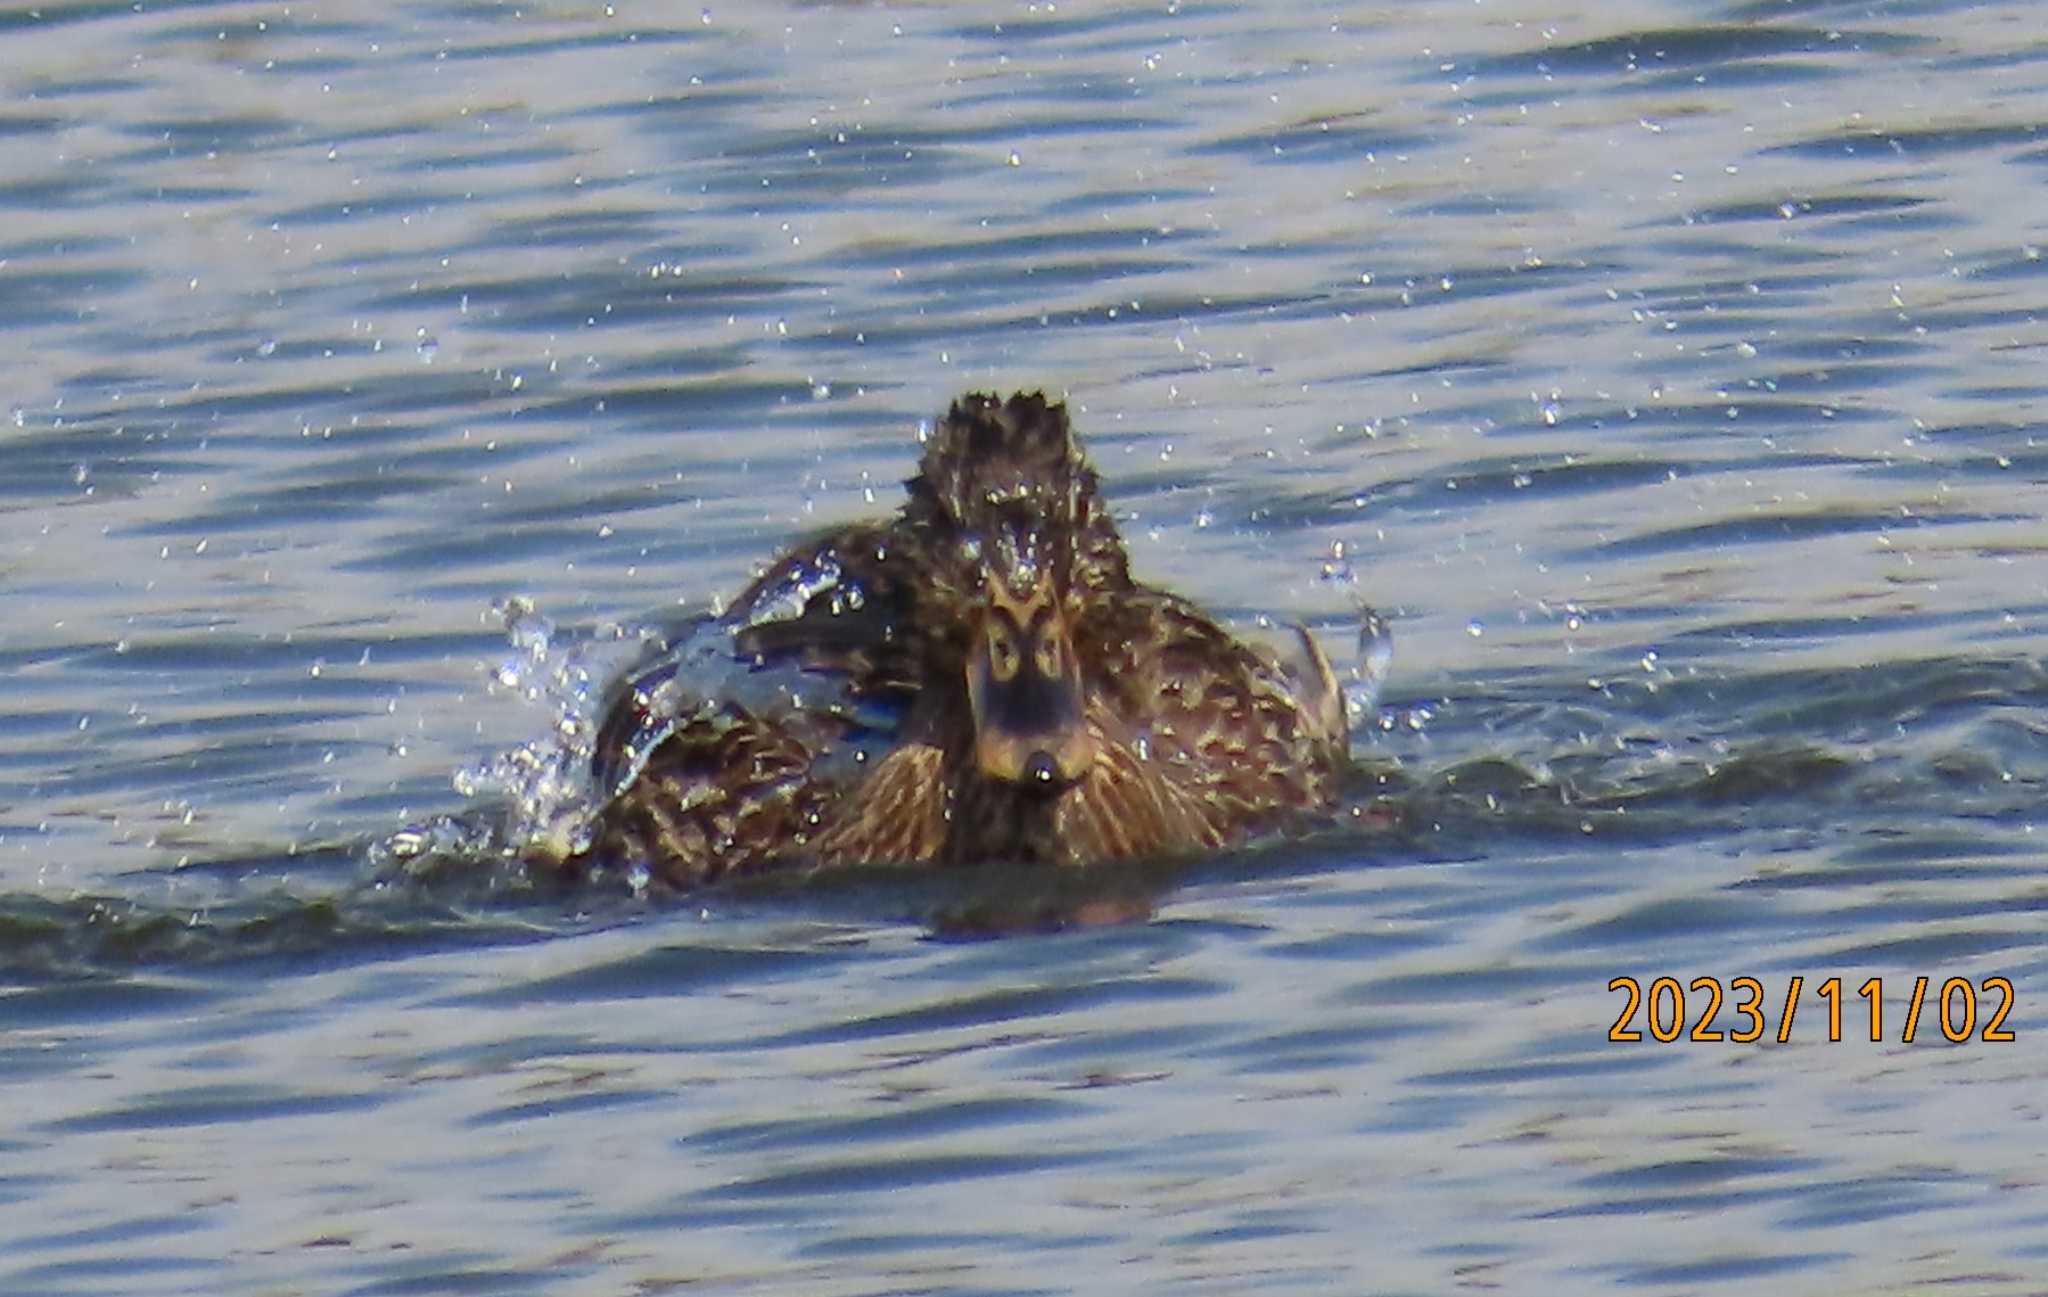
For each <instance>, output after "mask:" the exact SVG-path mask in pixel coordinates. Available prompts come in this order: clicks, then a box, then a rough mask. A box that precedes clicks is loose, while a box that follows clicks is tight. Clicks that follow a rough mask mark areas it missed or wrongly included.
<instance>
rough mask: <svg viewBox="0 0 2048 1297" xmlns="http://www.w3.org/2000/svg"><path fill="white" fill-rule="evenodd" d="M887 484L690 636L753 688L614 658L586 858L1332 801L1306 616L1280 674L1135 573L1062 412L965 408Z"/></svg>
mask: <svg viewBox="0 0 2048 1297" xmlns="http://www.w3.org/2000/svg"><path fill="white" fill-rule="evenodd" d="M906 485H907V488H908V499H907V500H906V501H905V502H904V504H903V506H902V508H901V510H900V511H899V512H898V513H897V514H896V516H894V517H893V518H890V519H887V520H886V521H881V522H874V523H861V524H856V525H853V526H849V527H845V528H842V529H840V530H838V531H835V532H832V533H830V534H827V535H825V536H822V537H819V538H817V539H814V540H812V541H810V542H808V543H806V544H802V545H798V546H796V547H794V548H793V549H791V550H789V551H787V552H785V553H784V554H783V555H781V556H780V557H779V558H778V559H777V560H776V561H775V562H774V564H772V565H771V567H770V568H769V570H768V571H767V572H766V573H765V574H763V575H762V576H761V577H760V578H759V579H757V580H756V581H755V582H754V583H753V584H752V585H751V586H749V587H748V588H747V590H746V591H745V592H744V593H742V594H741V595H740V596H739V598H738V599H736V600H734V601H733V603H732V605H731V607H730V608H729V609H728V610H727V612H726V613H725V614H724V615H723V616H722V617H721V618H719V619H718V620H717V621H716V622H715V623H713V624H712V625H711V626H710V627H709V629H708V633H709V634H710V635H711V636H712V637H713V639H714V641H716V642H717V643H719V644H720V645H721V652H723V653H725V654H728V655H731V656H728V663H729V662H730V661H731V660H732V657H733V656H736V658H737V659H738V660H739V661H740V662H742V663H744V664H745V665H746V667H747V670H746V671H745V672H743V673H742V674H745V675H750V676H751V675H755V674H758V673H762V672H766V673H770V676H771V678H773V679H774V680H776V681H779V682H782V684H781V685H779V686H778V687H777V688H772V689H768V690H765V691H764V690H761V689H758V688H757V689H753V690H751V691H749V690H748V689H746V688H735V689H731V690H727V691H725V692H726V693H727V694H728V696H723V697H720V696H709V697H707V696H703V695H702V694H700V693H699V692H698V690H699V689H701V688H702V687H703V684H702V682H699V681H695V680H693V679H692V671H693V664H694V663H700V662H701V661H702V660H703V654H702V652H701V650H695V651H684V650H676V651H671V652H669V653H667V654H666V655H664V656H662V657H661V658H659V659H657V660H656V661H654V662H653V663H652V664H650V665H647V666H645V667H644V668H643V669H641V670H639V671H638V672H635V673H630V674H629V675H628V677H627V678H626V679H625V680H624V681H623V682H622V684H621V685H620V686H619V687H618V689H617V690H616V692H615V693H614V695H613V697H612V699H611V701H610V703H609V706H608V710H607V714H606V719H605V721H604V723H603V725H602V726H601V728H600V730H599V733H598V736H597V741H596V753H595V758H594V760H595V774H596V778H597V780H598V783H599V788H600V791H601V793H602V794H603V795H605V796H606V797H607V799H608V800H607V801H606V803H605V805H604V806H603V809H602V810H601V811H600V813H599V815H598V819H597V823H596V826H595V827H596V832H595V834H594V840H593V843H592V845H591V847H590V849H589V853H588V854H590V855H593V856H595V857H596V858H598V859H600V860H625V861H633V862H639V863H642V864H644V865H645V866H647V867H648V869H649V870H650V871H651V872H652V874H653V875H654V876H656V877H659V878H661V879H664V880H665V881H667V882H668V883H670V884H672V885H675V886H688V885H692V884H696V883H699V882H704V881H707V880H710V879H713V878H717V877H719V876H721V875H725V874H728V873H733V872H736V871H746V870H752V869H757V868H761V867H764V866H769V865H777V864H785V863H799V864H808V865H843V864H851V863H857V862H893V863H902V864H923V863H929V864H935V865H938V864H956V863H972V862H981V861H992V860H1007V861H1019V862H1047V863H1053V864H1061V865H1081V864H1087V863H1090V862H1095V861H1105V860H1115V859H1123V858H1130V857H1137V856H1159V855H1172V854H1184V853H1190V852H1196V851H1201V850H1206V849H1213V848H1217V847H1222V846H1225V845H1227V844H1230V843H1233V842H1236V841H1240V840H1242V839H1243V838H1245V837H1246V836H1247V835H1250V834H1253V833H1256V832H1259V831H1260V830H1264V829H1270V828H1273V827H1275V826H1276V825H1279V824H1281V823H1283V822H1285V821H1287V820H1288V819H1290V818H1291V817H1296V816H1300V815H1302V814H1304V813H1312V812H1316V811H1319V810H1324V809H1327V808H1329V807H1330V806H1331V805H1332V804H1333V802H1334V800H1335V797H1336V785H1337V781H1338V777H1339V774H1340V771H1341V769H1342V768H1343V766H1344V765H1345V763H1346V761H1347V748H1348V738H1347V732H1346V727H1345V719H1344V707H1343V701H1342V698H1341V695H1340V693H1339V691H1338V688H1337V685H1336V682H1335V680H1334V678H1333V676H1332V673H1331V670H1330V667H1329V664H1328V662H1327V660H1326V659H1325V658H1324V657H1323V655H1322V653H1321V652H1320V651H1319V650H1318V649H1317V647H1316V645H1315V643H1314V641H1313V640H1312V639H1311V638H1310V637H1309V635H1308V633H1307V631H1306V630H1301V631H1299V632H1298V638H1299V646H1298V655H1297V656H1298V657H1299V661H1297V662H1293V663H1291V664H1290V663H1283V661H1282V660H1281V659H1280V657H1278V656H1277V655H1275V654H1272V653H1269V652H1265V651H1262V650H1260V649H1256V648H1254V647H1252V646H1250V645H1248V644H1246V643H1244V642H1242V641H1240V640H1239V639H1237V638H1236V637H1234V636H1233V635H1231V634H1230V633H1229V632H1228V631H1226V630H1224V629H1223V628H1222V627H1221V626H1220V625H1218V624H1217V622H1216V621H1215V620H1214V619H1213V618H1211V617H1210V616H1209V615H1208V614H1206V613H1204V612H1203V611H1202V610H1201V609H1200V608H1198V607H1196V606H1195V605H1194V604H1192V603H1190V602H1188V601H1187V600H1185V599H1182V598H1180V597H1178V596H1176V595H1173V594H1169V593H1167V592H1166V591H1164V590H1160V589H1157V588H1155V587H1152V586H1148V585H1143V584H1140V583H1138V582H1135V581H1133V580H1132V579H1131V575H1130V565H1129V559H1128V556H1127V554H1126V553H1125V549H1124V543H1123V539H1122V537H1121V536H1120V535H1119V534H1118V532H1117V528H1116V524H1115V521H1114V520H1113V519H1112V517H1111V516H1110V511H1109V509H1108V507H1107V506H1106V505H1105V504H1104V502H1103V501H1102V499H1101V496H1100V493H1099V491H1098V486H1097V480H1096V475H1095V471H1094V469H1093V468H1091V467H1090V466H1089V463H1088V461H1087V459H1086V457H1085V456H1084V455H1083V454H1082V452H1081V449H1080V447H1079V445H1078V444H1077V443H1076V441H1075V439H1074V434H1073V431H1072V429H1071V428H1070V427H1069V425H1068V420H1067V411H1066V407H1065V406H1064V405H1061V404H1057V403H1052V402H1048V401H1047V400H1046V399H1045V398H1044V397H1043V396H1042V395H1038V394H1030V395H1026V394H1018V395H1015V396H1012V397H1010V398H1009V399H1007V400H999V399H997V398H996V397H994V396H991V395H985V394H973V395H969V396H965V397H962V398H961V399H960V400H958V401H956V402H954V403H953V406H952V408H951V409H950V410H948V411H947V413H946V415H945V417H944V418H943V419H942V420H940V421H939V423H938V426H937V427H936V429H934V430H933V432H932V434H931V435H930V437H929V439H928V442H927V444H926V446H925V448H924V452H923V457H922V459H921V461H920V463H919V465H918V472H917V475H916V476H915V477H913V478H911V479H910V480H909V481H908V483H907V484H906ZM701 633H702V632H700V638H701ZM694 642H697V641H693V643H694ZM776 673H779V674H776ZM792 680H795V681H800V682H801V683H802V686H803V687H802V688H797V687H793V686H789V682H790V681H792ZM742 683H744V682H742ZM763 693H765V694H766V695H767V696H766V697H765V698H761V697H755V696H750V695H759V694H763ZM806 694H808V696H805V695H806Z"/></svg>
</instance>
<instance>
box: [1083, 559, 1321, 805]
mask: <svg viewBox="0 0 2048 1297" xmlns="http://www.w3.org/2000/svg"><path fill="white" fill-rule="evenodd" d="M1091 638H1092V639H1093V641H1094V658H1093V669H1092V671H1091V673H1090V676H1091V681H1092V682H1094V685H1095V687H1096V688H1099V689H1100V690H1102V692H1103V693H1104V695H1105V697H1107V698H1108V699H1109V700H1110V705H1111V710H1112V711H1113V712H1114V713H1115V715H1116V717H1117V718H1118V720H1119V721H1120V722H1121V723H1122V724H1123V725H1124V726H1125V727H1126V728H1127V729H1128V730H1129V732H1130V734H1131V740H1130V745H1131V747H1132V749H1133V751H1134V752H1136V753H1138V754H1139V757H1140V760H1141V762H1149V763H1152V764H1154V765H1156V766H1157V767H1158V768H1159V770H1160V772H1161V777H1162V778H1165V779H1167V780H1169V781H1170V782H1172V783H1173V784H1175V785H1177V786H1179V787H1180V788H1181V789H1182V790H1184V791H1185V792H1187V793H1189V794H1191V795H1192V796H1193V797H1194V798H1195V799H1196V802H1197V803H1198V804H1199V805H1200V806H1201V807H1202V809H1203V811H1204V813H1205V814H1207V815H1208V816H1210V817H1211V819H1212V820H1214V821H1218V822H1228V823H1239V822H1248V821H1251V820H1255V819H1257V818H1259V817H1261V816H1264V815H1267V814H1268V813H1270V812H1277V811H1282V810H1290V809H1308V808H1313V807H1317V806H1321V805H1324V804H1326V803H1327V801H1328V799H1329V798H1330V796H1331V795H1332V788H1333V786H1334V778H1335V775H1336V773H1337V771H1338V769H1339V768H1340V766H1341V765H1342V762H1343V760H1344V754H1345V751H1346V741H1345V732H1344V726H1343V720H1342V716H1343V712H1342V706H1341V695H1340V694H1339V693H1338V691H1337V688H1336V683H1335V680H1334V678H1333V677H1332V676H1331V674H1330V672H1329V666H1328V663H1327V662H1326V661H1324V660H1323V659H1322V655H1321V653H1320V652H1319V651H1317V650H1315V648H1314V646H1313V641H1306V642H1305V651H1306V652H1308V653H1309V654H1310V660H1309V663H1308V665H1307V666H1306V667H1305V668H1304V675H1303V677H1301V678H1297V676H1296V675H1294V674H1291V673H1290V672H1289V671H1288V670H1286V669H1284V668H1283V667H1281V666H1280V664H1279V663H1278V662H1276V661H1275V660H1274V659H1273V658H1272V657H1270V656H1268V655H1266V654H1264V653H1261V652H1258V651H1257V650H1255V649H1253V648H1252V647H1251V646H1249V645H1247V644H1245V643H1244V642H1243V641H1241V640H1239V639H1237V638H1236V637H1235V636H1233V635H1231V634H1230V632H1228V631H1227V630H1225V629H1223V627H1221V626H1220V625H1218V624H1217V623H1216V621H1215V620H1214V619H1213V618H1211V617H1210V616H1209V615H1208V614H1207V613H1205V612H1203V611H1202V610H1201V609H1200V608H1198V607H1196V606H1195V605H1194V604H1192V603H1189V602H1188V601H1187V600H1185V599H1181V598H1179V597H1178V596H1176V595H1171V594H1168V593H1166V592H1165V591H1162V590H1156V589H1152V588H1150V587H1146V586H1134V587H1133V588H1132V589H1131V590H1130V591H1129V592H1128V593H1127V594H1126V595H1124V596H1121V597H1120V598H1119V599H1118V600H1117V602H1116V607H1115V609H1114V611H1113V613H1111V614H1110V615H1108V616H1106V617H1105V618H1104V619H1102V621H1101V623H1100V624H1099V628H1097V629H1096V630H1095V631H1094V632H1093V634H1092V635H1091Z"/></svg>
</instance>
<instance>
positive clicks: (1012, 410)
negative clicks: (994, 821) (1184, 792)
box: [905, 394, 1130, 793]
mask: <svg viewBox="0 0 2048 1297" xmlns="http://www.w3.org/2000/svg"><path fill="white" fill-rule="evenodd" d="M909 487H910V502H909V504H908V505H907V506H906V507H905V517H906V519H907V520H908V521H909V522H910V523H911V524H912V526H913V528H914V529H915V530H916V531H917V532H918V533H919V534H920V536H921V538H922V539H923V540H924V541H925V542H926V544H927V546H928V549H929V551H930V553H931V554H932V557H933V569H934V570H933V573H932V580H931V582H930V584H931V587H932V588H931V590H930V594H931V596H932V597H933V601H934V605H935V612H936V614H937V617H936V620H937V621H938V622H939V623H940V625H941V627H942V638H941V639H940V640H939V643H940V644H941V645H942V648H941V650H940V653H939V655H938V659H939V669H940V670H944V671H952V670H956V669H957V670H958V671H960V672H961V673H962V675H963V676H964V683H965V685H966V692H967V701H968V710H969V712H970V714H971V718H972V725H973V759H974V764H975V767H976V769H977V770H978V771H979V772H980V774H981V775H982V777H983V778H986V779H990V780H995V781H999V782H1002V783H1008V784H1014V785H1017V786H1019V787H1022V788H1026V789H1035V790H1040V791H1044V792H1048V793H1051V792H1057V791H1059V790H1061V789H1064V788H1067V787H1069V786H1071V785H1073V784H1074V783H1077V782H1078V781H1079V780H1080V779H1081V777H1082V776H1083V775H1084V774H1085V773H1086V772H1087V770H1088V768H1089V767H1090V766H1091V765H1092V764H1093V763H1094V761H1095V757H1096V739H1095V737H1094V735H1093V734H1092V733H1091V732H1090V730H1089V728H1088V724H1087V696H1088V689H1089V680H1088V678H1087V666H1086V664H1085V663H1084V661H1083V658H1082V654H1081V652H1080V651H1078V648H1077V646H1078V645H1080V644H1082V643H1084V642H1085V638H1077V636H1078V637H1085V632H1086V630H1087V626H1088V623H1089V622H1090V621H1091V618H1092V616H1093V614H1094V612H1095V611H1096V610H1097V609H1098V608H1100V607H1101V606H1102V605H1103V602H1104V601H1105V600H1108V599H1111V598H1113V597H1114V595H1115V593H1116V591H1118V590H1119V589H1123V588H1126V587H1128V585H1129V582H1130V577H1129V569H1128V565H1127V562H1126V559H1125V555H1124V548H1123V541H1122V539H1121V538H1120V537H1119V536H1118V535H1117V532H1116V526H1115V523H1114V522H1113V521H1111V519H1110V517H1109V514H1108V511H1107V510H1106V509H1104V508H1103V507H1102V504H1101V502H1100V500H1099V499H1098V498H1097V495H1096V480H1095V473H1094V470H1092V469H1091V468H1089V466H1088V462H1087V460H1086V458H1085V457H1083V455H1082V454H1081V451H1080V447H1079V446H1077V445H1076V444H1075V442H1074V437H1073V432H1072V430H1071V429H1070V428H1069V427H1068V424H1067V412H1066V407H1065V406H1063V405H1056V404H1049V403H1048V402H1047V401H1046V400H1045V398H1044V397H1043V396H1040V395H1036V394H1033V395H1023V394H1019V395H1016V396H1013V397H1011V398H1010V399H1009V400H1008V401H998V400H997V399H996V398H995V397H993V396H986V395H981V394H975V395H971V396H965V397H962V398H961V399H960V400H958V401H956V402H954V403H953V408H952V409H951V410H950V411H948V412H947V415H946V417H945V419H944V420H943V421H942V422H941V424H940V426H939V428H938V429H937V431H936V432H935V433H934V435H933V437H932V439H931V441H930V443H929V444H928V445H927V446H926V448H925V453H924V458H923V460H922V461H921V462H920V464H919V471H918V475H917V477H915V478H913V479H912V480H911V481H910V483H909Z"/></svg>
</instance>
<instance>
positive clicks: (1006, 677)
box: [967, 580, 1095, 791]
mask: <svg viewBox="0 0 2048 1297" xmlns="http://www.w3.org/2000/svg"><path fill="white" fill-rule="evenodd" d="M985 591H986V597H987V607H986V608H985V609H984V610H983V611H982V614H981V618H980V626H979V628H978V633H977V634H976V636H975V638H974V642H973V646H972V648H971V649H970V651H969V653H968V655H967V697H968V701H969V703H970V704H971V705H972V711H973V715H974V755H975V764H976V765H977V766H978V767H979V768H980V771H981V773H982V775H983V776H984V777H985V778H989V779H996V780H1001V781H1003V782H1006V783H1015V784H1025V785H1031V786H1044V787H1045V788H1046V789H1047V790H1048V791H1056V790H1058V789H1061V788H1065V787H1067V786H1069V785H1071V784H1074V783H1076V782H1078V781H1079V780H1080V779H1081V777H1082V776H1083V775H1084V774H1086V773H1087V771H1088V767H1089V766H1090V765H1092V764H1093V763H1094V761H1095V739H1094V736H1093V735H1092V734H1091V733H1090V732H1089V730H1088V727H1087V725H1086V723H1085V721H1084V717H1083V713H1084V710H1085V709H1084V707H1083V697H1082V688H1081V671H1080V664H1079V663H1078V662H1077V661H1076V660H1075V657H1074V650H1073V644H1072V642H1071V640H1070V638H1069V636H1068V634H1067V626H1066V618H1065V617H1064V616H1063V615H1062V613H1061V612H1060V608H1059V603H1058V601H1057V600H1056V599H1055V598H1053V591H1052V586H1051V584H1050V583H1048V582H1040V583H1037V584H1034V585H1031V586H1029V587H1028V588H1026V589H1024V590H1021V591H1020V590H1018V589H1016V588H1015V587H1014V586H1013V585H1011V584H1010V583H1008V582H1004V581H1000V580H991V581H990V582H988V584H987V586H986V587H985Z"/></svg>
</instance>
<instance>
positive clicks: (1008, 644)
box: [988, 626, 1021, 684]
mask: <svg viewBox="0 0 2048 1297" xmlns="http://www.w3.org/2000/svg"><path fill="white" fill-rule="evenodd" d="M1020 661H1021V658H1020V655H1019V654H1018V652H1017V641H1016V640H1015V639H1014V638H1013V637H1012V636H1011V635H1010V632H1008V631H1006V630H1004V629H1003V628H1002V627H1000V626H991V627H989V628H988V670H989V674H990V675H992V676H994V677H995V679H996V683H997V684H1005V683H1008V682H1009V681H1011V680H1014V679H1016V678H1017V667H1018V665H1019V664H1020Z"/></svg>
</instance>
